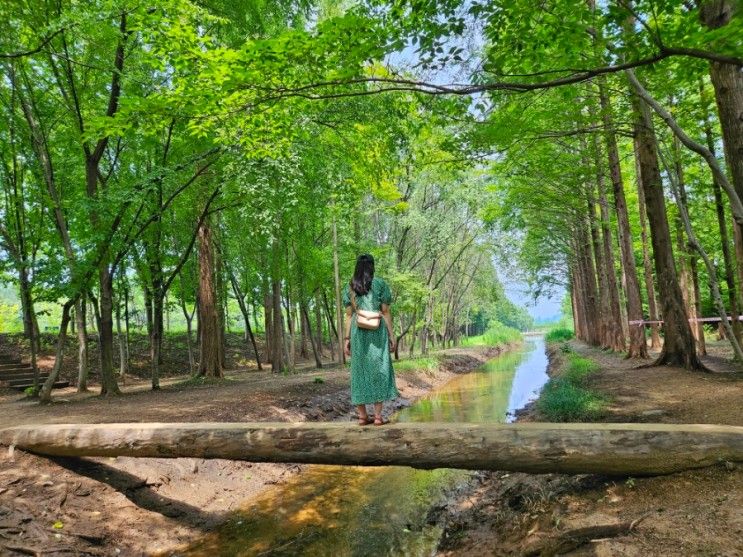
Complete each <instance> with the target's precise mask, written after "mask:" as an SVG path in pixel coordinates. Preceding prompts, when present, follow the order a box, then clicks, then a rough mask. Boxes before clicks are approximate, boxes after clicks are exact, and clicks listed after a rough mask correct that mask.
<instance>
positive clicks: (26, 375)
mask: <svg viewBox="0 0 743 557" xmlns="http://www.w3.org/2000/svg"><path fill="white" fill-rule="evenodd" d="M39 376H40V377H49V373H48V372H46V371H41V370H39ZM33 378H34V372H33V370H30V369H28V370H25V371H19V372H18V373H7V374H0V381H13V380H14V379H33Z"/></svg>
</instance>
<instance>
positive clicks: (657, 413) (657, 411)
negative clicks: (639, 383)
mask: <svg viewBox="0 0 743 557" xmlns="http://www.w3.org/2000/svg"><path fill="white" fill-rule="evenodd" d="M665 413H666V411H665V410H660V409H659V408H657V409H654V410H643V411H642V412H641V413H640V414H641V415H643V416H662V415H663V414H665Z"/></svg>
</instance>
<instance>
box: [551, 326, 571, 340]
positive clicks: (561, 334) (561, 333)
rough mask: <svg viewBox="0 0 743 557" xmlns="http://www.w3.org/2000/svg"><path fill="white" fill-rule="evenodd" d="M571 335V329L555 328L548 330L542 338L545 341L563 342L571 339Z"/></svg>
mask: <svg viewBox="0 0 743 557" xmlns="http://www.w3.org/2000/svg"><path fill="white" fill-rule="evenodd" d="M573 336H574V335H573V331H571V330H570V329H563V328H557V329H551V330H550V331H548V332H547V334H546V335H545V336H544V340H545V341H547V342H563V341H567V340H571V339H572V338H573Z"/></svg>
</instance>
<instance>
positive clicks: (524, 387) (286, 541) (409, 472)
mask: <svg viewBox="0 0 743 557" xmlns="http://www.w3.org/2000/svg"><path fill="white" fill-rule="evenodd" d="M546 367H547V360H546V356H545V355H544V342H543V339H541V338H536V339H529V340H527V342H526V343H525V345H524V347H523V348H522V349H521V350H518V351H514V352H511V353H507V354H504V355H502V356H500V357H498V358H495V359H493V360H491V361H490V362H488V363H487V364H485V365H484V366H483V367H482V368H481V369H480V371H479V372H475V373H470V374H466V375H462V376H460V377H457V378H456V379H454V380H453V381H450V382H449V383H447V384H446V385H444V386H442V387H441V388H440V389H438V390H436V391H434V392H433V393H431V394H430V395H429V396H428V397H426V398H425V399H423V400H421V401H419V402H417V403H416V404H414V405H413V406H411V407H410V408H407V409H405V410H404V411H402V412H401V413H400V414H399V415H398V416H397V419H398V420H399V421H405V422H432V421H433V422H480V423H487V422H504V421H506V417H507V413H508V412H513V411H514V410H516V409H517V408H520V407H521V406H523V405H524V404H525V402H526V401H528V399H529V398H530V397H532V396H533V395H534V394H535V391H538V389H539V388H540V387H541V386H542V385H543V384H544V382H545V381H546V377H547V376H546ZM469 474H470V472H466V471H461V470H432V471H424V470H414V469H411V468H404V467H384V468H368V467H349V466H346V467H342V466H312V467H310V468H309V469H308V471H307V472H305V473H304V474H302V475H301V476H295V477H294V478H292V479H291V480H289V481H288V482H287V483H286V484H284V485H282V486H281V487H279V488H277V489H275V490H271V491H270V492H267V493H266V494H265V495H264V496H262V497H260V498H259V499H258V500H255V501H253V502H251V503H250V504H248V505H247V506H246V507H244V508H243V509H241V510H240V511H238V512H236V513H235V514H234V515H233V516H232V518H231V519H230V520H229V521H228V522H227V523H225V524H224V525H223V526H221V527H220V528H219V529H218V530H217V531H216V532H214V533H212V534H209V535H208V536H206V537H205V538H203V539H202V540H200V541H199V542H197V543H196V544H194V545H192V546H191V547H189V548H188V549H186V550H184V551H179V552H178V553H177V554H178V555H199V556H200V555H210V556H212V555H224V556H228V555H229V556H233V555H235V556H253V555H272V556H290V555H307V556H325V555H328V556H330V555H332V556H338V555H353V556H356V555H411V556H412V555H430V554H431V553H432V551H433V550H434V549H435V547H436V544H437V542H438V538H439V536H440V531H439V530H438V528H437V527H435V526H433V525H430V524H428V520H427V515H428V511H429V509H430V508H431V507H432V506H435V505H436V504H438V503H441V502H442V498H443V497H444V495H445V493H446V492H447V491H448V490H449V489H450V488H452V487H454V486H455V485H456V484H457V483H463V482H465V481H466V480H467V478H468V476H469Z"/></svg>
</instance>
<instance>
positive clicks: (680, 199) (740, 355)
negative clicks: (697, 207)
mask: <svg viewBox="0 0 743 557" xmlns="http://www.w3.org/2000/svg"><path fill="white" fill-rule="evenodd" d="M671 189H672V191H673V196H674V198H675V199H676V204H677V206H678V209H679V216H680V217H681V220H682V222H683V224H684V227H685V229H686V236H687V238H688V239H689V244H690V245H691V247H692V248H693V249H694V250H696V251H697V253H699V255H700V256H701V258H702V260H703V261H704V264H705V266H706V267H707V273H708V275H709V285H710V290H711V293H712V300H713V302H714V304H715V307H716V308H717V312H718V314H719V315H720V320H721V322H722V325H723V327H724V328H725V333H726V336H727V338H728V340H729V341H730V344H731V346H732V348H733V354H735V359H736V360H738V361H739V362H742V361H743V347H741V345H740V343H739V342H738V339H737V338H736V337H735V335H734V334H733V328H732V325H731V323H730V321H729V320H728V316H727V311H726V309H725V304H724V303H723V301H722V296H721V295H720V288H719V285H718V282H717V270H716V269H715V266H714V265H713V264H712V261H711V260H710V258H709V256H708V255H707V252H706V251H705V250H704V248H703V247H702V245H701V244H700V243H699V240H698V239H697V237H696V234H694V229H693V228H692V227H691V220H690V219H689V213H688V211H687V204H686V193H685V191H684V189H683V182H680V181H679V182H676V183H674V181H673V179H671Z"/></svg>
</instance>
